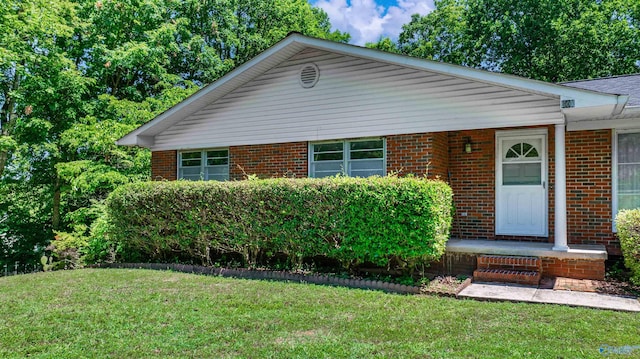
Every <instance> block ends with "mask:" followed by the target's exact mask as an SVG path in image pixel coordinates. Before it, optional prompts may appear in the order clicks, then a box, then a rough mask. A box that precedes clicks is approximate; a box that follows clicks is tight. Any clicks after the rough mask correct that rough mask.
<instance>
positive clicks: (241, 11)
mask: <svg viewBox="0 0 640 359" xmlns="http://www.w3.org/2000/svg"><path fill="white" fill-rule="evenodd" d="M291 31H297V32H301V33H303V34H306V35H311V36H316V37H321V38H329V39H332V40H335V41H344V42H346V41H348V39H349V36H348V35H347V34H344V33H341V32H338V31H333V32H332V31H331V25H330V23H329V21H328V17H327V15H326V13H324V12H323V11H322V10H320V9H317V8H313V7H311V6H310V5H309V4H308V3H307V2H306V1H304V0H217V1H212V0H6V1H2V2H0V111H1V112H0V192H1V195H2V196H1V198H0V264H2V263H3V262H12V261H14V260H20V261H27V260H29V258H31V259H33V258H36V257H37V256H38V251H40V250H42V249H43V248H45V247H46V245H47V243H48V242H49V241H51V240H52V239H53V238H54V233H58V237H59V238H69V236H70V235H71V236H76V237H82V236H86V235H88V234H89V231H90V227H91V224H92V223H93V221H94V220H95V218H96V217H97V214H98V212H99V208H100V206H101V203H102V201H103V200H104V198H105V197H106V196H107V195H108V194H109V193H110V192H111V191H112V190H113V189H114V188H115V187H117V186H119V185H121V184H124V183H130V182H136V181H141V180H146V179H148V178H149V167H150V153H149V152H148V151H147V150H144V149H136V148H122V147H118V146H116V145H115V140H116V139H118V138H119V137H121V136H122V135H124V134H126V133H127V132H129V131H131V130H133V129H134V128H136V127H137V126H140V125H141V124H143V123H145V122H147V121H149V120H150V119H152V118H153V117H155V116H156V115H158V114H159V113H161V112H163V111H165V110H166V109H167V108H169V107H171V106H173V105H174V104H176V103H178V102H179V101H181V100H183V99H184V98H186V97H187V96H189V95H190V94H192V93H193V92H195V91H196V90H198V89H199V88H200V87H202V86H204V85H206V84H208V83H211V82H213V81H215V80H216V79H218V78H219V77H220V76H222V75H224V74H225V73H227V72H229V71H230V70H231V69H233V68H234V67H236V66H238V65H240V64H242V63H243V62H245V61H247V60H248V59H250V58H252V57H253V56H255V55H257V54H258V53H259V52H261V51H263V50H265V49H266V48H268V47H269V46H271V45H273V44H274V43H275V42H277V41H279V40H280V39H282V38H283V37H284V36H285V35H286V34H287V33H289V32H291Z"/></svg>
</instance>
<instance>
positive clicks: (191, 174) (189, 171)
mask: <svg viewBox="0 0 640 359" xmlns="http://www.w3.org/2000/svg"><path fill="white" fill-rule="evenodd" d="M178 177H179V178H182V179H186V180H191V181H199V180H200V179H201V178H202V176H201V175H200V167H191V168H181V169H180V173H179V176H178Z"/></svg>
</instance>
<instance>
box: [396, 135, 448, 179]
mask: <svg viewBox="0 0 640 359" xmlns="http://www.w3.org/2000/svg"><path fill="white" fill-rule="evenodd" d="M447 171H448V144H447V133H446V132H438V133H415V134H410V135H394V136H387V173H398V174H399V175H400V176H403V175H407V174H414V175H416V176H424V175H426V176H427V177H429V178H435V177H440V178H442V179H445V180H446V178H447Z"/></svg>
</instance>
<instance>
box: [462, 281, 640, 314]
mask: <svg viewBox="0 0 640 359" xmlns="http://www.w3.org/2000/svg"><path fill="white" fill-rule="evenodd" d="M458 297H459V298H473V299H480V300H498V301H511V302H530V303H549V304H564V305H570V306H576V307H589V308H599V309H610V310H621V311H628V312H640V301H638V299H637V298H631V297H620V296H615V295H607V294H600V293H585V292H575V291H566V290H553V289H540V288H535V287H525V286H519V285H515V284H502V283H472V284H471V285H469V286H468V287H466V288H465V289H463V290H462V291H461V292H460V293H459V294H458Z"/></svg>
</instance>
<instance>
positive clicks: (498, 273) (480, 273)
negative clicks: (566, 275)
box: [473, 268, 540, 285]
mask: <svg viewBox="0 0 640 359" xmlns="http://www.w3.org/2000/svg"><path fill="white" fill-rule="evenodd" d="M473 280H474V281H475V282H502V283H517V284H525V285H538V283H539V282H540V272H539V271H521V270H511V269H492V268H478V269H476V270H475V271H474V272H473Z"/></svg>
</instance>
